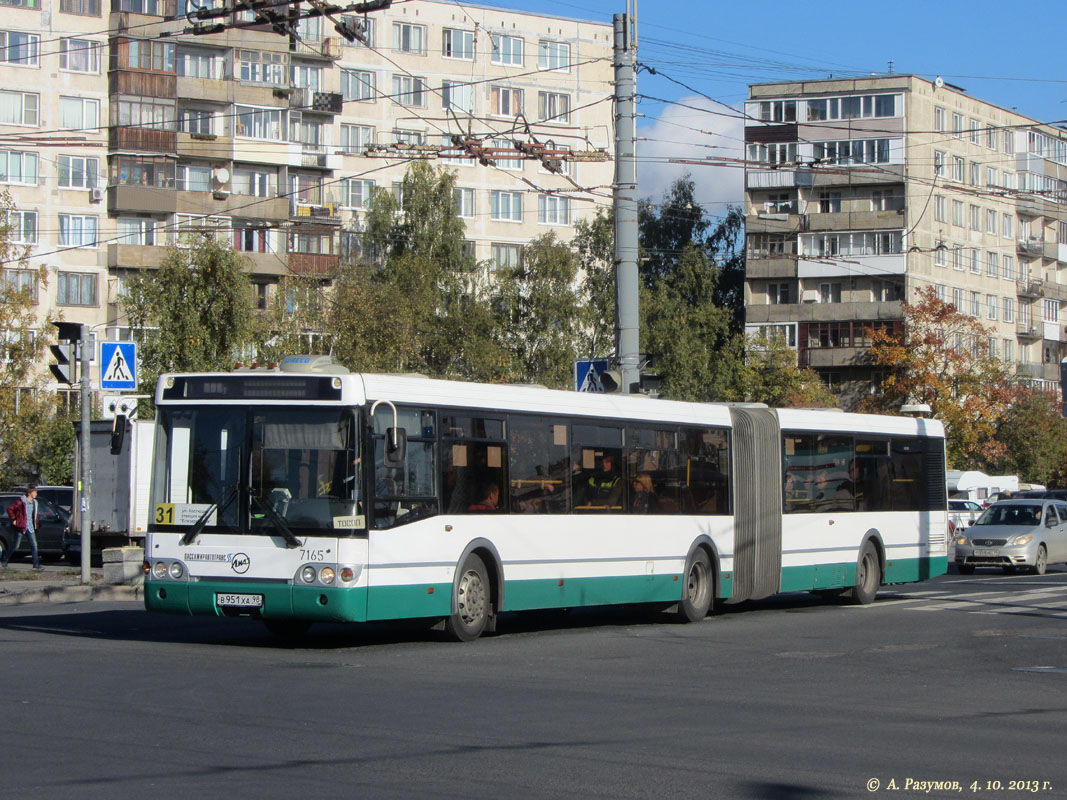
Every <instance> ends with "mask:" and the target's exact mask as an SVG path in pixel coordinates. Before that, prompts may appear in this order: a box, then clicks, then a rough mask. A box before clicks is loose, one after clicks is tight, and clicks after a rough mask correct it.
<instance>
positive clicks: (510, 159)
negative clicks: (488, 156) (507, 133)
mask: <svg viewBox="0 0 1067 800" xmlns="http://www.w3.org/2000/svg"><path fill="white" fill-rule="evenodd" d="M492 145H493V149H494V150H496V151H497V152H498V153H499V152H500V151H510V152H509V153H508V154H507V155H494V156H493V160H494V161H495V162H496V165H497V166H498V167H500V169H514V170H521V169H522V157H521V156H519V154H518V151H516V150H515V145H514V143H513V142H512V141H511V140H510V139H493V141H492ZM512 154H514V155H512ZM515 156H518V157H515Z"/></svg>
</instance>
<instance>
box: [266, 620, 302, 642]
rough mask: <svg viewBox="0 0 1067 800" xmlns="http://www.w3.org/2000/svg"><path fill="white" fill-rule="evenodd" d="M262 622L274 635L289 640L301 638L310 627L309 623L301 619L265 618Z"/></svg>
mask: <svg viewBox="0 0 1067 800" xmlns="http://www.w3.org/2000/svg"><path fill="white" fill-rule="evenodd" d="M263 624H264V625H266V626H267V630H268V631H270V632H271V635H273V636H274V637H276V638H278V639H282V640H290V641H292V640H295V639H299V638H301V637H302V636H303V635H304V634H305V633H307V632H308V629H309V628H311V623H310V622H308V621H307V620H303V619H265V620H263Z"/></svg>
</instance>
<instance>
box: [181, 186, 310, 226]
mask: <svg viewBox="0 0 1067 800" xmlns="http://www.w3.org/2000/svg"><path fill="white" fill-rule="evenodd" d="M176 195H177V197H176V200H177V206H176V208H175V211H177V212H178V213H179V214H211V215H213V216H224V217H229V216H238V217H246V218H251V219H272V220H279V221H283V220H287V219H288V218H289V200H288V199H287V198H285V197H252V196H250V195H244V194H230V193H229V192H226V191H215V192H188V191H186V192H176Z"/></svg>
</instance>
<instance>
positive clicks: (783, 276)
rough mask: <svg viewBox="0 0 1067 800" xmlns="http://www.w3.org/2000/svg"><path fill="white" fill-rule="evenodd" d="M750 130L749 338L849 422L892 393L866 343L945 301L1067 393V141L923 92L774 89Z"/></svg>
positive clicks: (947, 95)
mask: <svg viewBox="0 0 1067 800" xmlns="http://www.w3.org/2000/svg"><path fill="white" fill-rule="evenodd" d="M745 112H746V123H745V143H746V149H747V152H746V159H747V166H746V174H745V206H746V213H747V218H746V228H747V276H746V286H745V303H746V315H747V316H746V325H747V330H748V332H749V333H751V334H758V333H761V332H762V333H766V334H773V335H778V336H781V337H783V338H784V340H785V341H786V342H788V344H789V345H790V346H791V347H794V348H795V349H796V351H797V357H798V361H799V363H800V364H801V365H803V366H806V367H811V368H813V369H815V370H816V371H817V372H819V374H820V375H821V376H822V377H823V379H824V380H825V381H826V382H827V383H828V384H830V385H831V386H832V387H833V388H834V389H835V390H836V391H838V392H840V393H841V394H842V399H843V403H844V404H845V405H848V404H851V403H853V402H855V401H856V400H857V399H858V398H859V397H861V396H862V394H863V393H864V392H868V391H870V389H871V386H872V385H873V384H874V383H876V382H877V380H878V379H879V376H878V375H877V374H875V373H874V372H873V371H872V369H871V367H870V366H868V365H865V364H864V363H863V360H862V357H863V354H864V352H865V350H866V348H867V347H868V346H869V344H870V343H869V341H868V336H867V334H866V333H865V331H866V330H868V329H872V328H888V329H890V330H900V329H902V322H903V309H902V305H901V303H902V301H905V300H910V301H914V300H915V299H916V297H917V292H918V291H919V290H921V289H923V288H924V287H933V288H934V289H935V291H936V293H937V296H938V297H939V298H941V299H943V300H945V301H947V302H951V303H953V304H955V306H956V307H957V308H958V309H959V310H960V311H963V312H964V313H967V314H970V315H972V316H974V317H976V318H979V319H980V320H981V321H982V323H983V324H984V325H985V326H986V327H987V328H989V329H990V335H989V337H988V339H987V341H986V342H985V344H986V346H987V347H988V348H989V351H990V352H991V353H992V354H994V355H996V356H997V357H999V358H1001V359H1003V360H1004V361H1005V362H1006V363H1007V364H1008V365H1010V366H1012V367H1015V368H1016V369H1017V371H1018V373H1019V374H1020V375H1022V376H1024V377H1026V378H1028V379H1029V380H1031V381H1033V382H1034V383H1035V384H1037V385H1039V386H1043V387H1045V388H1048V389H1049V390H1056V391H1058V390H1059V379H1060V361H1061V359H1063V358H1064V357H1065V356H1067V329H1065V327H1064V324H1067V319H1065V320H1063V321H1062V322H1061V319H1060V317H1061V313H1062V312H1061V309H1062V308H1063V307H1064V305H1065V304H1067V131H1065V130H1064V129H1062V128H1059V127H1056V126H1051V125H1046V124H1042V123H1040V122H1038V121H1037V120H1034V119H1031V118H1029V117H1026V116H1023V115H1021V114H1019V113H1016V112H1014V111H1010V110H1008V109H1004V108H1000V107H999V106H995V105H993V104H991V103H986V102H983V101H981V100H978V99H976V98H973V97H971V96H969V95H968V94H967V93H966V92H965V91H964V90H963V89H961V88H959V87H956V86H951V85H949V84H946V83H945V82H944V81H942V80H941V79H937V80H935V81H933V82H931V81H928V80H925V79H923V78H920V77H917V76H914V75H884V76H876V77H869V78H856V79H847V80H838V79H830V80H820V81H810V82H804V83H767V84H757V85H753V86H751V87H750V88H749V99H748V101H747V103H746V107H745Z"/></svg>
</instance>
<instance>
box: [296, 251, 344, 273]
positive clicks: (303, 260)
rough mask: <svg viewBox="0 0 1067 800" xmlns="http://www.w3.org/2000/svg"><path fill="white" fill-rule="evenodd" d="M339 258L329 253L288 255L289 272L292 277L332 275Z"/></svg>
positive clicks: (339, 261)
mask: <svg viewBox="0 0 1067 800" xmlns="http://www.w3.org/2000/svg"><path fill="white" fill-rule="evenodd" d="M340 266H341V257H340V256H337V255H332V254H329V253H289V271H290V272H292V273H293V274H294V275H332V274H334V273H336V272H337V270H338V268H339V267H340Z"/></svg>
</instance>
